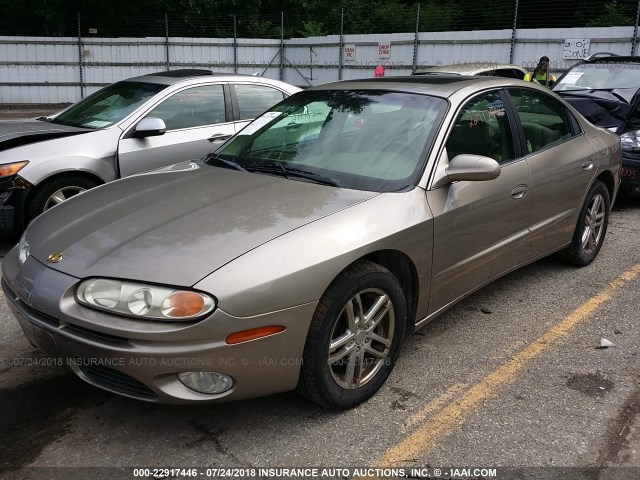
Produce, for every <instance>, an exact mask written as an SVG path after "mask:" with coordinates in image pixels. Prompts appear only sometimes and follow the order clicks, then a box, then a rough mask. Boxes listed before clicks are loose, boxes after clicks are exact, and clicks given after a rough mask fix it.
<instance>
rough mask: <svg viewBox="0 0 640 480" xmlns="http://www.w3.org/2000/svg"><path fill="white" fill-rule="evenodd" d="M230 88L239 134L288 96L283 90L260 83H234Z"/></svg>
mask: <svg viewBox="0 0 640 480" xmlns="http://www.w3.org/2000/svg"><path fill="white" fill-rule="evenodd" d="M230 87H231V98H232V102H233V117H234V119H235V120H236V131H238V132H239V131H240V130H242V129H243V128H244V127H246V126H247V125H248V124H249V123H251V121H252V120H253V119H254V118H257V117H259V116H260V115H261V114H262V113H264V112H266V111H267V110H269V109H270V108H271V107H273V106H274V105H276V104H278V103H280V102H281V101H282V100H284V99H285V98H286V97H287V96H288V95H287V94H286V93H285V92H283V91H282V90H279V89H277V88H275V87H272V86H270V85H263V84H259V83H232V84H231V85H230Z"/></svg>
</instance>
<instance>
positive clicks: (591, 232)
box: [582, 194, 606, 253]
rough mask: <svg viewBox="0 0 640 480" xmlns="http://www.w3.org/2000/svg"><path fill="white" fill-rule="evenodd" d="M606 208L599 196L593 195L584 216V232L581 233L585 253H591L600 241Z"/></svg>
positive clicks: (601, 197) (602, 198)
mask: <svg viewBox="0 0 640 480" xmlns="http://www.w3.org/2000/svg"><path fill="white" fill-rule="evenodd" d="M605 216H606V206H605V201H604V197H603V196H602V195H601V194H598V195H595V196H594V197H593V200H592V201H591V205H589V207H588V208H587V212H586V214H585V216H584V230H583V231H582V248H583V249H584V251H585V252H586V253H592V252H593V251H594V250H595V249H596V248H597V247H598V245H599V244H600V241H601V240H602V233H603V231H604V220H605Z"/></svg>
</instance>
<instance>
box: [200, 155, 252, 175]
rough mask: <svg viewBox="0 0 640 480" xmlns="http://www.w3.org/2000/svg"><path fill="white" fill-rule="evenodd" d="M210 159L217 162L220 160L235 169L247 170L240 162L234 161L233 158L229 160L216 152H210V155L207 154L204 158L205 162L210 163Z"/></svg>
mask: <svg viewBox="0 0 640 480" xmlns="http://www.w3.org/2000/svg"><path fill="white" fill-rule="evenodd" d="M209 160H214V161H216V162H220V163H222V164H223V165H226V166H228V167H231V168H233V169H235V170H239V171H241V172H246V171H247V169H246V168H244V167H243V166H242V165H240V164H239V163H236V162H234V161H233V160H227V159H225V158H221V157H220V156H219V155H217V154H215V153H210V154H209V155H207V156H206V157H205V158H204V161H205V163H209Z"/></svg>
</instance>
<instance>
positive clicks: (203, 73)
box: [126, 68, 274, 85]
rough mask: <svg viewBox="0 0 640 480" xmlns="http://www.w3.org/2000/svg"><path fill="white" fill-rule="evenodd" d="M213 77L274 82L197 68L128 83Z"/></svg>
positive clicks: (159, 74)
mask: <svg viewBox="0 0 640 480" xmlns="http://www.w3.org/2000/svg"><path fill="white" fill-rule="evenodd" d="M206 77H211V78H212V79H215V80H223V81H238V80H250V81H252V82H255V81H260V82H262V81H266V83H273V82H274V81H273V80H271V79H269V78H265V77H258V76H255V75H242V74H238V73H226V72H213V71H211V70H201V69H195V68H183V69H179V70H166V71H162V72H153V73H148V74H147V75H141V76H139V77H133V78H127V79H126V81H127V82H144V83H159V84H161V85H174V84H176V83H181V82H186V81H189V80H202V79H203V78H206Z"/></svg>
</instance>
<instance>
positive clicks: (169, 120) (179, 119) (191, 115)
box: [118, 83, 235, 177]
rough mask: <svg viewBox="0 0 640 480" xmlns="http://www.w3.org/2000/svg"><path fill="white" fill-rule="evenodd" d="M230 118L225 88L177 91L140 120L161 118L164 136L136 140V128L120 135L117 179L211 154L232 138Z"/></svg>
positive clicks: (217, 86) (219, 86)
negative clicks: (164, 130) (163, 124)
mask: <svg viewBox="0 0 640 480" xmlns="http://www.w3.org/2000/svg"><path fill="white" fill-rule="evenodd" d="M231 116H232V115H231V102H230V100H229V87H228V85H226V84H223V83H217V84H207V85H198V86H192V87H187V88H184V89H182V90H179V91H178V92H176V93H174V94H172V95H170V96H169V97H167V98H166V99H164V100H162V101H161V102H160V103H158V104H157V105H156V106H155V107H153V108H152V109H151V110H150V111H148V112H147V113H145V114H144V115H143V116H141V117H140V119H139V120H142V119H143V118H161V119H162V120H164V123H165V125H166V126H167V131H166V133H165V134H164V135H159V136H155V137H146V138H135V137H133V136H131V133H132V131H133V130H134V129H135V125H134V126H133V127H132V128H131V129H130V130H129V131H128V132H125V133H124V134H123V136H122V138H121V139H120V142H119V144H118V165H119V168H120V176H122V177H126V176H127V175H133V174H135V173H140V172H145V171H148V170H152V169H154V168H159V167H163V166H165V165H170V164H173V163H177V162H182V161H185V160H193V159H197V158H201V157H203V156H204V155H206V154H208V153H211V152H212V151H214V150H215V149H216V148H218V147H219V146H220V144H221V143H222V141H224V140H226V139H227V138H229V137H230V136H231V135H234V134H235V127H234V124H233V121H232V118H231ZM139 120H138V121H139ZM136 123H137V122H136Z"/></svg>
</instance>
